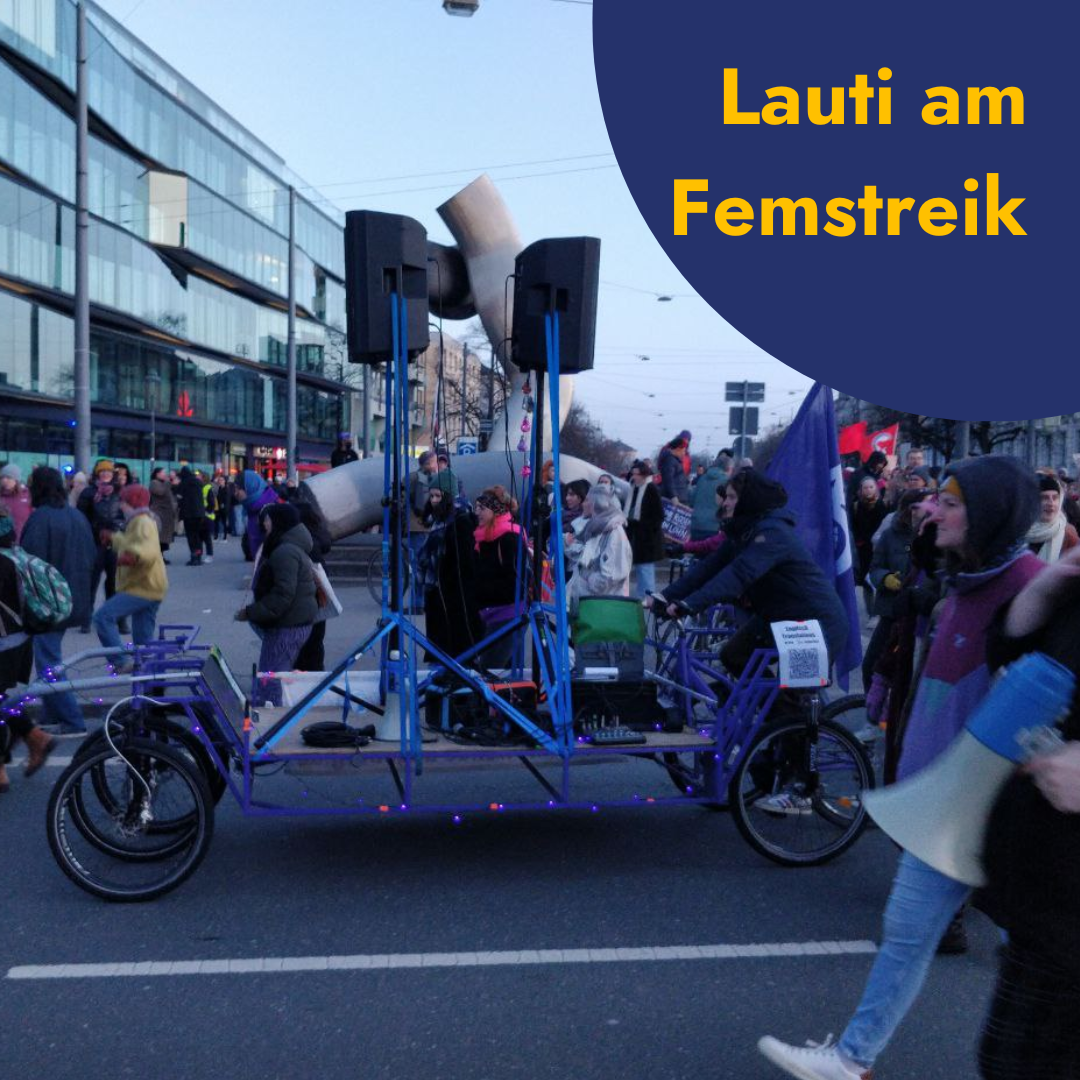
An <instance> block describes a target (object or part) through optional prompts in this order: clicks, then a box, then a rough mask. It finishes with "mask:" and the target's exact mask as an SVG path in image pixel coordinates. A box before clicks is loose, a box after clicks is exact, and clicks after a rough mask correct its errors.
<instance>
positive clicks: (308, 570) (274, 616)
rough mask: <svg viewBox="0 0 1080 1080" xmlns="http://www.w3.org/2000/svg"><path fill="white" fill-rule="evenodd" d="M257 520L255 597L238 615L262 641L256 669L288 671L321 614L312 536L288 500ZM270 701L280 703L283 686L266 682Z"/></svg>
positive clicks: (270, 507)
mask: <svg viewBox="0 0 1080 1080" xmlns="http://www.w3.org/2000/svg"><path fill="white" fill-rule="evenodd" d="M256 520H257V521H258V523H259V527H260V528H261V529H262V531H263V535H264V537H265V539H264V541H263V543H262V545H261V550H260V552H259V558H258V566H257V567H256V569H255V577H254V580H253V581H252V585H251V587H252V593H253V600H252V602H251V603H250V604H245V605H244V607H242V608H241V609H240V610H239V611H238V612H237V613H236V619H237V620H238V621H239V622H250V623H251V625H252V626H253V627H254V628H255V633H256V634H257V635H258V636H259V638H260V639H261V641H262V648H261V649H260V650H259V671H262V672H274V671H292V670H294V669H295V667H296V658H297V656H298V655H299V654H300V650H301V648H302V647H303V645H304V642H306V641H307V639H308V638H309V637H310V636H311V628H312V626H313V625H314V623H315V619H316V618H317V616H318V614H319V602H318V599H317V597H316V592H315V573H314V571H313V570H312V566H311V548H312V544H311V534H310V533H309V532H308V531H307V529H306V528H304V526H303V524H302V523H301V521H300V511H299V510H297V509H296V507H295V506H293V505H292V504H291V503H277V502H275V503H271V504H269V505H266V506H264V507H263V509H262V511H261V512H260V513H259V516H258V518H256ZM266 692H267V694H268V700H270V701H271V703H272V704H275V705H278V704H280V703H281V699H280V695H281V686H280V684H278V683H277V681H276V680H273V681H272V682H270V683H268V684H267V687H266Z"/></svg>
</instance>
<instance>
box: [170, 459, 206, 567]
mask: <svg viewBox="0 0 1080 1080" xmlns="http://www.w3.org/2000/svg"><path fill="white" fill-rule="evenodd" d="M176 501H177V504H178V506H179V512H180V520H181V521H182V522H183V523H184V539H186V540H187V545H188V552H189V553H190V557H189V558H188V561H187V565H188V566H202V564H203V526H204V524H205V523H206V504H205V503H204V501H203V485H202V481H201V480H200V479H199V476H198V474H197V473H196V472H194V471H193V470H192V469H191V468H190V467H189V466H187V465H185V466H184V467H183V468H182V469H181V470H180V482H179V483H178V484H177V487H176Z"/></svg>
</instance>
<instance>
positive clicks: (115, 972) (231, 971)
mask: <svg viewBox="0 0 1080 1080" xmlns="http://www.w3.org/2000/svg"><path fill="white" fill-rule="evenodd" d="M876 952H877V946H876V945H875V944H874V942H872V941H788V942H773V943H767V944H753V945H749V944H748V945H652V946H645V947H643V948H620V949H527V950H522V951H505V952H454V953H377V954H373V955H358V956H266V957H246V958H245V957H238V958H235V959H230V960H146V961H141V962H139V963H132V962H128V961H122V962H117V963H102V964H37V965H26V966H23V967H13V968H9V969H8V973H7V976H6V977H7V978H8V979H129V978H142V977H143V976H160V975H264V974H274V975H279V974H282V973H284V972H302V971H386V970H389V969H391V968H454V967H527V966H532V965H536V964H626V963H657V962H666V961H671V960H766V959H785V960H786V959H789V958H790V957H793V956H867V955H872V954H873V953H876Z"/></svg>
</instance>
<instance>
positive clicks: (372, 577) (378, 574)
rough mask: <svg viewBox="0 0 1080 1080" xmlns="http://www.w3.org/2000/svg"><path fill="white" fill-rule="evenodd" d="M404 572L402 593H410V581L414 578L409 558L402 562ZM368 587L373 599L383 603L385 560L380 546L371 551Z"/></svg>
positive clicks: (377, 602)
mask: <svg viewBox="0 0 1080 1080" xmlns="http://www.w3.org/2000/svg"><path fill="white" fill-rule="evenodd" d="M402 566H403V569H404V573H403V574H402V577H403V579H404V580H403V581H402V583H401V592H402V595H404V594H406V593H408V591H409V582H410V581H411V580H412V568H411V566H410V565H409V560H408V559H405V560H403V563H402ZM367 587H368V592H369V593H370V594H371V598H372V600H374V601H375V603H376V604H381V603H382V588H383V561H382V548H381V547H378V548H376V549H375V550H374V551H373V552H372V553H371V558H370V559H368V563H367Z"/></svg>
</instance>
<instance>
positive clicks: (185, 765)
mask: <svg viewBox="0 0 1080 1080" xmlns="http://www.w3.org/2000/svg"><path fill="white" fill-rule="evenodd" d="M102 784H104V785H105V788H106V790H107V792H108V798H107V799H106V800H104V801H103V800H102V799H100V798H99V790H100V788H101V785H102ZM213 814H214V811H213V803H212V801H211V795H210V791H209V788H208V787H207V784H206V778H205V776H204V775H203V772H202V769H201V768H199V767H198V765H197V764H196V763H194V762H193V761H192V760H191V758H190V757H188V756H187V755H185V754H184V753H182V752H181V751H179V750H178V749H176V748H174V747H172V746H169V745H167V744H165V743H162V742H160V741H157V740H151V739H131V740H128V741H126V742H125V744H124V746H123V752H122V754H121V753H117V752H116V751H114V750H113V749H112V748H111V747H110V746H109V745H108V744H107V743H105V744H103V745H101V746H99V747H98V749H96V750H92V751H91V752H89V753H87V754H86V755H84V756H83V757H81V758H77V759H76V760H74V761H73V762H72V763H71V765H69V766H68V768H67V769H66V770H65V771H64V772H63V773H62V774H61V776H60V779H59V780H58V781H57V782H56V786H55V787H54V788H53V791H52V794H51V795H50V797H49V806H48V811H47V817H46V827H47V833H48V838H49V847H50V849H51V850H52V853H53V857H54V858H55V859H56V861H57V863H58V864H59V866H60V868H61V870H63V871H64V873H65V874H67V876H68V877H69V878H71V880H72V881H74V882H75V884H76V885H78V886H79V888H81V889H84V890H85V891H86V892H89V893H91V894H93V895H94V896H99V897H101V898H103V899H105V900H115V901H132V900H151V899H153V898H154V897H157V896H161V895H162V894H163V893H166V892H169V891H170V890H171V889H175V888H176V886H177V885H179V884H180V883H181V882H183V881H184V880H185V879H186V878H188V877H189V876H190V875H191V874H192V873H193V872H194V871H195V869H196V868H197V867H198V865H199V863H200V862H202V860H203V858H204V857H205V855H206V852H207V849H208V848H209V846H210V838H211V837H212V835H213V828H214V817H213ZM158 820H163V821H172V822H180V821H183V822H186V823H187V824H186V825H185V826H184V827H183V828H182V829H180V830H179V831H167V832H164V833H163V832H160V831H158V832H155V831H154V830H153V826H154V824H155V822H156V821H158Z"/></svg>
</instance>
